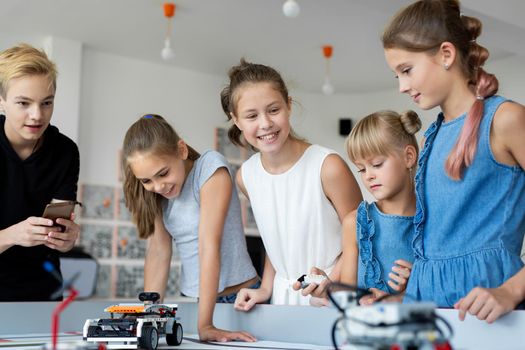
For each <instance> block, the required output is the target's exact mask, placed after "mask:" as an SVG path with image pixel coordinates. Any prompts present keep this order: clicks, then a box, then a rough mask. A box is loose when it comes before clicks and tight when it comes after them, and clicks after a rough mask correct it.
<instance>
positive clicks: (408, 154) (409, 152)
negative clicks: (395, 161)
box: [405, 145, 417, 169]
mask: <svg viewBox="0 0 525 350" xmlns="http://www.w3.org/2000/svg"><path fill="white" fill-rule="evenodd" d="M416 162H417V151H416V148H415V147H414V146H412V145H407V146H405V164H406V166H407V169H410V168H412V167H414V165H415V164H416Z"/></svg>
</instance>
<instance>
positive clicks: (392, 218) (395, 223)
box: [356, 201, 414, 294]
mask: <svg viewBox="0 0 525 350" xmlns="http://www.w3.org/2000/svg"><path fill="white" fill-rule="evenodd" d="M413 220H414V217H413V216H399V215H389V214H384V213H382V212H381V211H380V210H379V208H377V206H376V204H375V203H371V204H368V203H367V202H365V201H363V202H361V204H360V205H359V208H357V224H356V229H357V232H356V233H357V241H358V245H359V263H358V267H357V286H358V287H360V288H364V289H369V288H377V289H381V290H382V291H384V292H387V293H390V294H392V293H396V291H394V290H393V289H391V288H390V287H389V286H388V284H387V283H386V282H387V281H388V280H389V277H388V274H389V273H390V271H391V269H392V266H394V261H396V260H398V259H404V260H406V261H408V262H412V261H413V260H414V253H413V251H412V247H411V245H410V244H411V242H412V238H413V236H414V223H413Z"/></svg>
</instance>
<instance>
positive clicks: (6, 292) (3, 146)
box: [0, 115, 80, 301]
mask: <svg viewBox="0 0 525 350" xmlns="http://www.w3.org/2000/svg"><path fill="white" fill-rule="evenodd" d="M4 123H5V116H3V115H0V230H3V229H5V228H7V227H9V226H11V225H14V224H16V223H19V222H21V221H23V220H25V219H27V218H28V217H30V216H38V217H41V216H42V214H43V212H44V208H45V206H46V204H47V203H49V202H51V200H52V199H61V200H76V197H77V182H78V174H79V166H80V162H79V153H78V147H77V145H76V144H75V143H74V142H73V141H72V140H71V139H69V138H68V137H67V136H65V135H63V134H61V133H60V132H59V131H58V129H57V128H56V127H54V126H52V125H49V126H48V128H47V129H46V131H45V132H44V134H43V143H42V145H41V146H40V148H38V149H37V150H36V151H35V152H34V153H33V154H31V155H30V156H29V157H28V158H27V159H25V160H21V159H20V157H19V156H18V154H17V153H16V152H15V151H14V149H13V147H12V146H11V143H10V142H9V141H8V139H7V137H6V135H5V131H4ZM46 260H47V261H50V262H51V263H53V264H54V265H55V267H56V268H57V270H58V271H60V261H59V252H58V251H56V250H54V249H50V248H48V247H46V246H44V245H39V246H36V247H22V246H13V247H11V248H9V249H7V250H5V251H4V252H2V253H0V301H37V300H51V295H52V294H53V293H54V292H55V291H56V290H57V289H58V288H59V287H60V286H61V284H62V283H61V281H57V279H56V278H55V277H53V276H52V275H51V274H49V273H48V272H47V271H45V270H44V268H43V263H44V262H45V261H46Z"/></svg>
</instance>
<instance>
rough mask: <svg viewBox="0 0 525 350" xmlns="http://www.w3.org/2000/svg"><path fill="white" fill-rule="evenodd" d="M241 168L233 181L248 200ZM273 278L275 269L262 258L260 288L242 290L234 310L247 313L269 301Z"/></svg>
mask: <svg viewBox="0 0 525 350" xmlns="http://www.w3.org/2000/svg"><path fill="white" fill-rule="evenodd" d="M241 171H242V167H241V168H240V169H239V170H238V171H237V174H236V175H235V180H236V182H237V187H238V188H239V190H240V191H241V192H242V193H243V194H244V195H245V196H246V198H248V199H249V197H248V193H247V192H246V188H245V187H244V182H243V181H242V173H241ZM274 278H275V269H274V267H273V265H272V262H271V261H270V258H268V255H266V256H265V258H264V270H263V276H262V281H261V286H260V287H259V288H258V289H248V288H243V289H241V290H240V291H239V293H238V294H237V298H236V299H235V305H234V307H235V309H237V310H241V311H248V310H250V309H251V308H252V307H254V306H255V304H257V303H262V302H265V301H267V300H269V299H270V298H271V296H272V291H273V280H274Z"/></svg>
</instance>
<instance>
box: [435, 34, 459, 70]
mask: <svg viewBox="0 0 525 350" xmlns="http://www.w3.org/2000/svg"><path fill="white" fill-rule="evenodd" d="M438 54H439V55H440V57H439V59H440V63H441V65H442V66H443V67H444V68H445V69H446V70H448V67H452V64H453V63H454V62H455V61H456V56H457V49H456V47H455V46H454V44H452V43H451V42H449V41H444V42H442V43H441V46H440V47H439V53H438Z"/></svg>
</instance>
